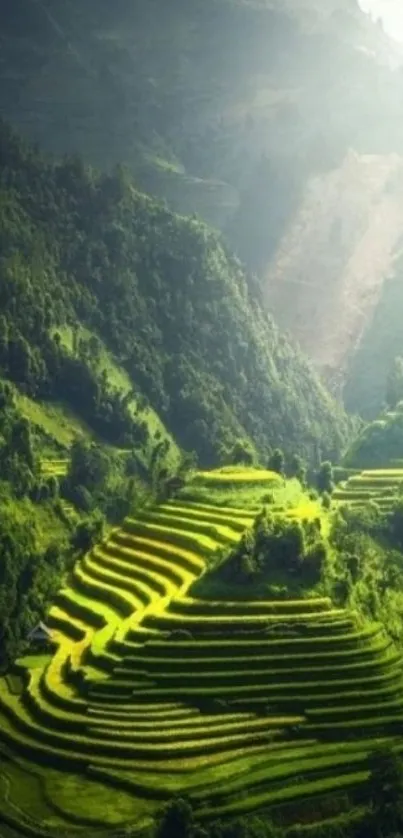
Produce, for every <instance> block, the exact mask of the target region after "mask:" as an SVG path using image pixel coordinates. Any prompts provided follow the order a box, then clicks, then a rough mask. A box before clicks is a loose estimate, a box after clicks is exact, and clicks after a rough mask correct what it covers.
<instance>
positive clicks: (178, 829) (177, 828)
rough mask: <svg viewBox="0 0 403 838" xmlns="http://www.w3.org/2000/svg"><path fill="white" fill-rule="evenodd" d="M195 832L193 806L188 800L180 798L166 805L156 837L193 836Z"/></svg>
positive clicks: (184, 837) (185, 837)
mask: <svg viewBox="0 0 403 838" xmlns="http://www.w3.org/2000/svg"><path fill="white" fill-rule="evenodd" d="M193 832H194V822H193V811H192V807H191V805H190V803H188V802H187V801H186V800H183V799H182V798H178V799H177V800H172V801H171V802H170V803H168V804H167V806H166V807H165V809H164V811H163V813H162V818H161V820H160V822H159V824H158V826H157V830H156V835H155V838H191V836H192V835H193Z"/></svg>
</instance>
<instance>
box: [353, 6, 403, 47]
mask: <svg viewBox="0 0 403 838" xmlns="http://www.w3.org/2000/svg"><path fill="white" fill-rule="evenodd" d="M359 4H360V6H361V8H362V9H363V11H365V12H369V13H370V14H371V15H372V16H373V17H374V18H375V19H377V18H381V20H382V22H383V26H384V29H385V32H387V33H388V35H390V36H391V37H392V38H395V39H396V40H397V41H403V2H402V0H359Z"/></svg>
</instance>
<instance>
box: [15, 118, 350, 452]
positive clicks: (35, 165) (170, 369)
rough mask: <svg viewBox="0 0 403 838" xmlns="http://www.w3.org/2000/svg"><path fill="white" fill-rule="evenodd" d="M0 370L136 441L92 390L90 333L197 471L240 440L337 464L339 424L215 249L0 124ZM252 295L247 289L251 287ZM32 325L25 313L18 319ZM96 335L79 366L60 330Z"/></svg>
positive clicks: (115, 184) (116, 438) (189, 224)
mask: <svg viewBox="0 0 403 838" xmlns="http://www.w3.org/2000/svg"><path fill="white" fill-rule="evenodd" d="M0 142H1V159H2V164H3V165H2V169H1V181H0V186H1V193H0V195H1V198H0V207H1V209H0V212H1V254H2V256H1V291H0V295H1V296H0V299H1V307H2V318H1V322H0V333H1V338H0V339H1V348H0V352H1V358H0V363H1V367H2V369H3V374H4V375H5V376H6V377H8V378H10V379H11V380H12V381H14V382H15V383H16V384H18V385H19V386H20V387H22V388H24V390H25V392H26V393H28V394H29V395H35V396H36V397H40V398H45V399H46V398H51V399H62V400H64V401H67V402H68V403H69V404H71V405H72V406H73V407H74V409H75V410H76V411H77V412H78V413H79V414H80V415H81V416H82V417H83V418H84V419H85V420H86V421H87V422H89V423H90V424H91V425H92V426H93V427H94V429H95V430H96V431H97V432H98V433H99V434H100V435H102V436H103V437H104V438H106V439H108V440H109V441H110V442H112V443H115V444H121V445H124V446H126V445H133V444H135V442H136V441H138V439H139V434H140V438H141V434H142V433H143V429H142V428H141V427H140V428H139V427H138V425H137V426H136V424H135V422H134V421H133V417H132V416H130V415H129V414H128V410H127V403H125V401H124V400H122V399H120V398H119V397H118V395H116V394H115V393H113V392H111V390H110V388H108V382H107V381H106V380H105V379H102V377H99V376H98V377H97V376H96V375H95V373H94V372H93V369H92V366H93V365H92V363H91V361H93V360H94V358H95V357H96V354H97V342H96V336H97V335H98V336H100V337H101V338H103V340H104V341H105V343H106V344H107V346H108V347H109V348H110V349H111V350H112V351H113V352H114V353H115V355H116V356H117V357H118V359H119V360H120V361H121V363H122V364H123V365H124V366H125V368H126V370H127V371H128V373H129V375H130V377H131V380H132V382H133V386H134V387H136V388H138V389H139V390H140V392H141V393H142V394H143V395H144V396H145V397H146V398H147V399H148V401H149V402H150V403H151V405H152V406H153V407H154V408H155V409H156V411H157V412H158V413H159V414H160V415H161V416H162V417H163V418H164V421H165V423H166V425H167V426H168V427H169V429H170V430H171V431H172V433H173V434H174V436H175V437H176V439H177V440H178V441H179V443H180V444H181V445H182V446H183V447H184V448H186V449H188V450H192V449H195V450H196V452H197V454H198V456H199V458H200V461H201V463H203V464H205V465H208V464H213V463H214V462H217V457H219V456H220V454H221V453H222V451H223V450H224V449H225V448H228V447H230V446H231V445H232V444H233V443H234V441H235V440H236V439H237V438H238V437H246V438H247V439H250V440H251V441H253V444H254V445H256V447H257V449H258V451H259V453H260V454H261V455H262V456H267V455H268V453H269V450H270V447H271V446H273V445H281V446H282V447H283V448H284V449H285V450H286V451H292V452H294V451H296V450H298V451H299V452H300V453H301V454H302V455H303V456H305V457H306V458H307V459H310V460H312V459H313V458H315V457H318V452H319V456H320V455H321V454H322V456H323V458H325V456H329V457H331V458H336V457H337V456H338V455H339V453H340V451H341V449H342V447H343V445H344V443H345V440H346V435H347V432H348V422H347V420H346V419H345V417H344V416H343V413H342V411H341V410H340V409H339V408H338V407H337V406H336V404H335V403H334V402H333V401H332V400H331V398H330V397H329V396H328V394H327V393H326V391H325V389H324V388H323V387H322V386H321V384H320V383H319V381H318V379H317V378H315V375H314V374H313V372H312V371H311V369H310V367H309V365H308V363H307V362H306V361H305V359H304V358H302V357H301V355H300V354H299V352H298V350H297V349H295V348H293V347H292V346H291V344H290V343H289V341H288V340H287V339H286V338H285V337H284V336H283V335H281V334H280V333H279V331H278V329H277V328H276V326H275V324H274V322H273V320H272V318H271V316H270V315H269V314H267V313H265V312H264V311H263V309H262V308H261V306H260V304H259V302H258V299H257V298H256V295H254V293H253V290H251V289H250V286H249V285H248V282H247V278H246V276H245V274H244V273H243V271H242V268H241V266H240V264H239V262H237V261H236V259H234V257H232V256H231V255H230V254H229V253H228V251H227V249H226V247H225V245H224V243H223V241H222V239H221V238H220V236H219V235H218V234H217V233H215V232H213V231H212V230H210V229H209V228H207V227H206V226H205V225H204V224H202V223H201V222H200V221H198V220H196V219H185V218H181V217H178V216H175V215H172V214H171V213H170V212H169V211H168V210H167V209H166V208H165V207H164V206H163V205H161V204H158V203H156V202H154V201H152V200H150V199H148V198H146V197H145V196H143V195H141V194H140V193H138V192H136V191H135V189H134V188H133V185H132V183H131V181H130V178H129V176H128V175H127V173H126V172H125V171H124V170H122V169H119V170H117V171H116V172H115V173H114V174H111V175H98V174H96V173H95V172H93V171H92V170H91V169H89V168H86V167H85V166H84V164H83V163H82V162H81V161H80V159H79V158H66V159H65V160H63V161H61V162H57V163H52V162H50V161H48V160H45V159H43V158H42V157H41V156H40V155H39V154H38V153H37V152H35V151H33V150H32V149H30V148H28V147H26V146H25V145H24V143H23V142H22V141H21V140H19V139H18V138H17V137H16V136H15V135H14V134H13V133H12V131H11V130H10V129H9V128H8V127H7V126H6V125H2V127H1V140H0ZM252 287H253V286H252ZM27 312H28V316H27ZM66 324H69V325H71V326H74V325H75V324H76V325H78V324H83V325H85V326H86V327H88V329H90V330H91V331H93V333H94V335H95V337H94V339H93V341H92V344H91V345H89V346H87V347H85V346H84V347H82V351H81V356H79V357H71V356H70V355H68V354H67V353H66V351H65V348H64V346H63V342H62V341H61V340H60V337H59V332H58V329H59V330H60V329H62V328H63V327H64V326H66Z"/></svg>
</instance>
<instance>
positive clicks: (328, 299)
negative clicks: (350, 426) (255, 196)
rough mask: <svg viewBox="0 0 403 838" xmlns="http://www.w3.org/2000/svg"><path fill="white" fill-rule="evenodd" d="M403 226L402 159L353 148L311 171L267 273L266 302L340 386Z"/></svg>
mask: <svg viewBox="0 0 403 838" xmlns="http://www.w3.org/2000/svg"><path fill="white" fill-rule="evenodd" d="M402 231H403V159H402V158H401V157H400V156H399V155H397V154H390V155H359V154H357V153H356V152H354V151H350V152H348V154H347V155H346V157H345V159H344V161H343V163H342V165H341V166H340V167H338V168H336V169H334V170H333V171H330V172H327V173H324V174H322V175H320V176H318V177H313V178H311V179H310V180H309V182H308V183H307V185H306V187H305V190H304V194H303V197H302V200H301V202H300V205H299V206H298V209H297V211H296V212H295V215H294V217H293V218H292V220H291V221H290V223H289V225H288V226H287V229H286V230H285V232H284V234H283V236H282V238H281V241H280V243H279V245H278V248H277V250H276V253H275V255H274V257H273V259H272V262H271V264H269V266H268V268H267V271H266V275H265V286H264V287H265V291H266V296H267V301H268V304H269V305H270V306H271V308H272V309H273V311H274V312H275V313H276V317H277V319H278V321H279V323H280V325H281V326H282V327H283V328H285V329H287V330H289V331H290V332H291V333H292V334H293V335H294V336H295V337H296V338H297V340H298V341H299V343H300V345H301V347H302V349H303V350H304V351H305V352H306V353H307V354H308V355H309V357H311V358H312V359H313V361H314V362H315V365H316V366H317V367H318V369H319V370H320V371H321V373H323V374H324V376H325V378H326V379H327V380H328V381H329V382H330V383H331V384H332V385H333V386H334V387H340V386H341V384H342V382H343V378H344V374H345V370H346V367H347V365H348V362H349V358H350V356H351V353H352V352H353V351H354V349H355V348H356V347H357V345H358V343H359V342H360V339H361V337H362V334H363V331H364V329H365V326H366V324H367V322H368V320H369V319H370V318H371V317H372V315H373V312H374V309H375V308H376V306H377V303H378V300H379V298H380V294H381V291H382V287H383V283H384V281H385V279H386V277H387V276H388V274H389V273H390V271H391V269H392V267H393V260H394V254H395V252H396V248H397V245H398V243H399V241H400V238H401V235H402Z"/></svg>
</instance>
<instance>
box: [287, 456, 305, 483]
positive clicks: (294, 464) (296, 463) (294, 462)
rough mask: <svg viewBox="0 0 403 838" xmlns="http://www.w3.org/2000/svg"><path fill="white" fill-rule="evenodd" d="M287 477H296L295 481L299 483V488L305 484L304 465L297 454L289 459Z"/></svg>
mask: <svg viewBox="0 0 403 838" xmlns="http://www.w3.org/2000/svg"><path fill="white" fill-rule="evenodd" d="M289 476H290V477H296V478H297V480H299V482H300V483H301V486H305V484H306V465H305V463H304V461H303V459H302V457H300V456H299V454H293V456H292V457H291V462H290V467H289Z"/></svg>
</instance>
